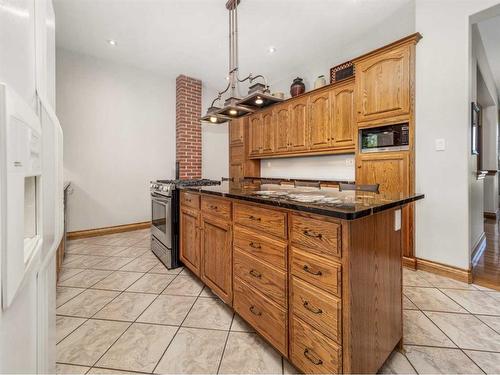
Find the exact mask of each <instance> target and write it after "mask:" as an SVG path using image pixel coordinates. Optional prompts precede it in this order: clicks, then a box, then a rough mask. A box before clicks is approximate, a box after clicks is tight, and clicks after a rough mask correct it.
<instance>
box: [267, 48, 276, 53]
mask: <svg viewBox="0 0 500 375" xmlns="http://www.w3.org/2000/svg"><path fill="white" fill-rule="evenodd" d="M268 51H269V53H274V52H276V47H269V48H268Z"/></svg>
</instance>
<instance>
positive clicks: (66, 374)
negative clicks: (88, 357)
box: [56, 363, 89, 375]
mask: <svg viewBox="0 0 500 375" xmlns="http://www.w3.org/2000/svg"><path fill="white" fill-rule="evenodd" d="M88 370H89V367H85V366H74V365H65V364H63V363H56V374H61V375H72V374H85V373H86V372H87V371H88Z"/></svg>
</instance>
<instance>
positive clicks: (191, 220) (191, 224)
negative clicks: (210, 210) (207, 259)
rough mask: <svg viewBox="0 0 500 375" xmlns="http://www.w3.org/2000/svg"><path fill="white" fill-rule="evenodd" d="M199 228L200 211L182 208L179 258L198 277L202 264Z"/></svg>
mask: <svg viewBox="0 0 500 375" xmlns="http://www.w3.org/2000/svg"><path fill="white" fill-rule="evenodd" d="M183 194H184V193H183ZM199 227H200V213H199V211H198V210H193V209H189V208H186V207H182V206H181V212H180V232H181V233H180V251H179V252H180V254H179V257H180V259H181V261H182V262H183V263H184V265H185V266H186V267H187V268H189V269H190V270H191V271H192V272H193V273H194V274H195V275H198V276H200V264H201V257H200V231H199Z"/></svg>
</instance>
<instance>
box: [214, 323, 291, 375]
mask: <svg viewBox="0 0 500 375" xmlns="http://www.w3.org/2000/svg"><path fill="white" fill-rule="evenodd" d="M219 373H221V374H281V373H282V363H281V355H280V354H279V353H278V352H277V351H276V350H274V349H273V348H272V347H271V346H270V345H269V344H267V343H266V342H265V341H264V340H263V339H261V338H260V337H259V336H258V335H257V334H255V333H245V332H231V333H229V338H228V340H227V344H226V349H225V350H224V356H223V357H222V362H221V365H220V370H219Z"/></svg>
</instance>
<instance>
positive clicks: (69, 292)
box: [56, 286, 85, 307]
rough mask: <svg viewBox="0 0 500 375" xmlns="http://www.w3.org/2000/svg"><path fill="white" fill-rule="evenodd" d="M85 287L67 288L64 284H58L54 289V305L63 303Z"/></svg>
mask: <svg viewBox="0 0 500 375" xmlns="http://www.w3.org/2000/svg"><path fill="white" fill-rule="evenodd" d="M84 290H85V289H81V288H69V287H66V286H58V287H57V289H56V306H57V307H59V306H61V305H64V304H65V303H66V302H68V301H69V300H70V299H72V298H74V297H76V296H77V295H79V294H80V293H82V292H83V291H84Z"/></svg>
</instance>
